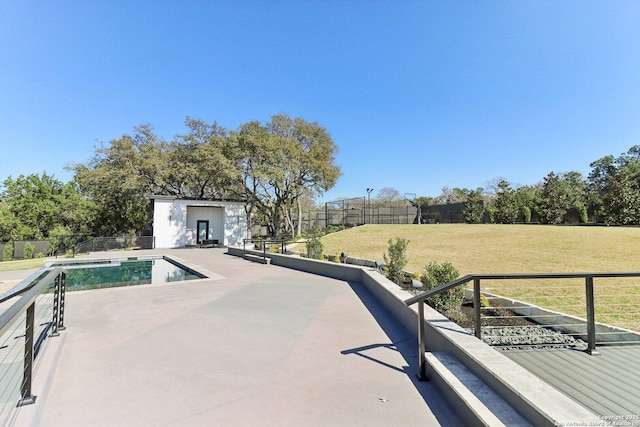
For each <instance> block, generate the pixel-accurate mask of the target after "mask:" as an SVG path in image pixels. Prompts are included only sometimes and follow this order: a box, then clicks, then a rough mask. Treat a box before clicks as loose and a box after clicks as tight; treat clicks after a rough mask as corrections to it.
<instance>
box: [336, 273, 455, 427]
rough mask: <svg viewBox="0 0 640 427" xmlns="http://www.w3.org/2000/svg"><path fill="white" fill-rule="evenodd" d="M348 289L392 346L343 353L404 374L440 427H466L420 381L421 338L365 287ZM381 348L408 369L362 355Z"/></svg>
mask: <svg viewBox="0 0 640 427" xmlns="http://www.w3.org/2000/svg"><path fill="white" fill-rule="evenodd" d="M349 286H351V289H352V290H353V292H354V293H355V294H356V295H357V296H358V298H360V301H362V303H363V304H364V306H365V307H366V308H367V310H368V311H369V313H371V315H372V316H373V317H374V319H375V320H376V322H377V323H378V325H380V327H381V328H382V330H383V331H384V332H385V333H386V334H387V336H388V337H389V339H390V340H391V342H390V343H382V344H381V343H374V344H370V345H367V346H362V347H358V348H354V349H347V350H343V351H341V352H340V353H341V354H344V355H352V354H355V355H357V356H360V357H363V358H365V359H368V360H370V361H371V362H374V363H378V364H380V365H382V366H385V367H388V368H389V369H393V370H396V371H399V372H403V373H404V374H406V375H407V377H408V378H409V379H410V380H411V382H412V384H413V386H414V387H415V388H416V390H417V391H418V392H419V393H420V395H421V396H422V399H423V400H424V402H425V403H426V404H427V406H428V407H429V408H430V409H431V411H432V412H433V415H434V416H435V417H436V418H437V419H438V422H440V424H441V425H443V426H463V425H464V423H463V422H462V421H461V420H460V419H459V418H458V416H457V415H456V411H455V409H454V408H453V407H452V406H451V405H450V403H449V402H448V401H447V399H446V398H445V397H444V396H443V395H442V392H441V391H440V390H439V389H438V388H437V387H436V385H435V384H433V383H430V382H428V381H419V380H418V377H417V375H418V354H417V350H418V338H417V337H416V336H415V335H414V334H413V333H411V331H409V330H407V328H405V327H404V326H403V325H402V324H401V323H400V322H399V321H398V320H396V318H395V316H393V315H392V314H390V313H388V312H387V311H386V310H385V309H384V308H383V306H382V304H380V302H379V301H378V300H377V299H376V297H375V296H374V295H373V294H372V293H371V292H370V291H369V290H367V289H366V288H365V287H364V286H363V285H362V284H360V283H357V282H349ZM380 347H386V348H388V349H390V350H394V351H398V352H399V353H400V354H401V355H402V357H403V358H404V360H405V361H406V362H407V363H408V366H403V367H402V368H398V367H397V366H393V365H389V364H388V363H385V362H383V361H381V360H378V359H375V358H373V357H371V356H368V355H365V354H363V351H366V350H371V349H375V348H380Z"/></svg>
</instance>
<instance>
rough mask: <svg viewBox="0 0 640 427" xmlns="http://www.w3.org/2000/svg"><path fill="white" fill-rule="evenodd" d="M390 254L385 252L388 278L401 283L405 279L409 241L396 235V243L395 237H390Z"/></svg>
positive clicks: (398, 283)
mask: <svg viewBox="0 0 640 427" xmlns="http://www.w3.org/2000/svg"><path fill="white" fill-rule="evenodd" d="M388 243H389V249H388V251H389V256H388V257H387V254H383V255H382V256H383V258H384V263H385V264H386V267H387V278H388V279H389V280H391V281H392V282H394V283H396V284H397V285H400V284H401V283H402V282H403V281H404V268H405V267H406V266H407V262H408V260H407V245H408V244H409V241H408V240H407V239H404V238H402V237H396V241H395V243H394V242H393V239H389V242H388Z"/></svg>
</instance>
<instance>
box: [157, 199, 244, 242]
mask: <svg viewBox="0 0 640 427" xmlns="http://www.w3.org/2000/svg"><path fill="white" fill-rule="evenodd" d="M198 220H208V221H209V238H210V239H217V240H218V241H219V242H220V243H221V244H224V245H240V244H242V239H244V238H245V237H246V235H247V218H246V214H245V211H244V204H243V203H240V202H223V201H210V200H180V199H172V198H170V197H158V198H154V210H153V235H154V236H155V238H156V247H157V248H176V247H183V246H188V245H195V244H196V225H197V221H198Z"/></svg>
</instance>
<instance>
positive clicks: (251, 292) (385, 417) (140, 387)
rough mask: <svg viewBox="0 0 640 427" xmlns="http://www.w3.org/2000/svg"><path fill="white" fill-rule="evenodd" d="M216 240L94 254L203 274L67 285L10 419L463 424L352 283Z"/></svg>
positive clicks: (399, 333) (407, 340) (407, 342)
mask: <svg viewBox="0 0 640 427" xmlns="http://www.w3.org/2000/svg"><path fill="white" fill-rule="evenodd" d="M224 251H225V250H224V249H181V250H162V251H160V250H156V251H135V252H132V253H123V252H109V253H101V254H94V255H92V256H93V257H106V256H113V257H123V256H131V255H134V256H142V255H147V254H156V255H157V254H165V255H168V256H170V257H172V258H174V259H178V260H181V261H183V262H184V263H185V264H187V265H189V266H190V267H192V268H195V269H196V270H199V271H201V272H203V273H205V274H207V275H208V276H209V277H210V278H209V279H202V280H194V281H187V282H176V283H173V284H166V285H146V286H137V287H131V288H114V289H104V290H95V291H81V292H74V293H68V294H67V300H66V301H67V306H66V311H65V325H66V326H67V330H66V331H64V332H63V334H62V336H61V337H59V338H53V339H49V340H48V341H50V343H49V344H48V346H49V347H48V348H47V350H46V353H45V355H44V357H43V360H41V361H39V362H38V363H39V366H38V368H37V369H38V371H37V373H36V376H37V377H36V384H35V385H34V393H35V394H36V395H37V396H38V400H37V401H36V403H35V404H34V405H30V406H25V407H22V408H20V409H19V412H18V413H17V416H16V418H15V425H42V426H88V425H90V426H211V425H219V426H256V425H259V426H390V425H407V426H408V425H422V426H437V425H443V426H458V425H462V423H461V422H460V420H459V419H458V418H457V416H456V415H455V410H454V409H453V408H451V407H450V406H449V404H448V403H447V401H446V400H445V399H444V398H443V397H442V395H441V394H440V393H439V391H438V390H437V389H436V388H435V386H434V385H433V384H431V383H428V382H424V383H420V382H417V381H416V380H415V374H416V372H417V358H416V344H415V337H413V336H411V334H409V333H408V332H407V331H406V330H405V329H403V328H402V327H401V326H399V325H398V324H397V323H396V321H395V320H394V318H393V317H392V316H389V315H387V314H386V313H385V312H384V311H383V310H382V309H381V308H380V306H379V305H377V303H376V301H375V300H374V299H373V297H372V296H371V295H370V294H369V293H368V292H367V291H366V290H364V289H363V288H362V287H361V286H360V285H359V284H357V283H347V282H343V281H339V280H335V279H331V278H326V277H322V276H316V275H312V274H308V273H304V272H300V271H295V270H290V269H286V268H281V267H277V266H268V265H262V264H258V263H252V262H250V261H246V260H243V259H241V258H236V257H232V256H228V255H225V254H224ZM0 280H2V276H1V275H0Z"/></svg>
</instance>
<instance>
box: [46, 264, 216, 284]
mask: <svg viewBox="0 0 640 427" xmlns="http://www.w3.org/2000/svg"><path fill="white" fill-rule="evenodd" d="M50 267H63V268H65V269H66V270H67V280H66V283H65V289H66V291H80V290H87V289H102V288H115V287H123V286H139V285H148V284H156V283H168V282H178V281H183V280H194V279H203V278H206V277H207V276H205V275H204V274H201V273H199V272H197V271H195V270H193V269H191V268H189V267H186V266H184V265H182V264H180V263H178V262H177V261H174V260H172V259H171V258H167V257H148V258H125V259H107V260H84V261H80V262H54V263H52V264H51V265H50Z"/></svg>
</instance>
